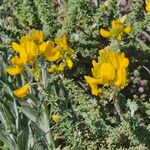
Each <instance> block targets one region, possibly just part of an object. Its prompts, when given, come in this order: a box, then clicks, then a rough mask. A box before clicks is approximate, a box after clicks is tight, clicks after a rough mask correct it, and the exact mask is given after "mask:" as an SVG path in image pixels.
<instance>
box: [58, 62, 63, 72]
mask: <svg viewBox="0 0 150 150" xmlns="http://www.w3.org/2000/svg"><path fill="white" fill-rule="evenodd" d="M64 68H65V65H64V64H63V63H60V64H59V66H58V68H57V70H58V71H64Z"/></svg>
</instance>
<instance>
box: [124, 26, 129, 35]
mask: <svg viewBox="0 0 150 150" xmlns="http://www.w3.org/2000/svg"><path fill="white" fill-rule="evenodd" d="M124 32H125V33H127V34H129V33H130V32H131V27H130V26H126V27H125V29H124Z"/></svg>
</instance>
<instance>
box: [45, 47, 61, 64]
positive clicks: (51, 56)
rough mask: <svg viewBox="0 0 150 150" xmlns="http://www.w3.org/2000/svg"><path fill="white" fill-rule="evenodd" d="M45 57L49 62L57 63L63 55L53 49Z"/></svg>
mask: <svg viewBox="0 0 150 150" xmlns="http://www.w3.org/2000/svg"><path fill="white" fill-rule="evenodd" d="M45 57H46V58H47V60H48V61H57V60H58V59H60V57H61V55H60V52H59V51H57V50H55V49H53V50H52V51H51V53H50V54H49V55H46V54H45Z"/></svg>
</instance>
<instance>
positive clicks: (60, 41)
mask: <svg viewBox="0 0 150 150" xmlns="http://www.w3.org/2000/svg"><path fill="white" fill-rule="evenodd" d="M55 43H56V44H57V45H59V46H62V47H66V46H67V47H68V43H67V36H66V34H65V35H64V36H62V37H61V38H55Z"/></svg>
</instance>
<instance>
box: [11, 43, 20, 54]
mask: <svg viewBox="0 0 150 150" xmlns="http://www.w3.org/2000/svg"><path fill="white" fill-rule="evenodd" d="M11 46H12V49H13V50H14V51H16V52H19V51H20V45H19V44H18V43H16V42H12V43H11Z"/></svg>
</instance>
